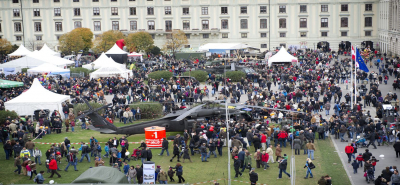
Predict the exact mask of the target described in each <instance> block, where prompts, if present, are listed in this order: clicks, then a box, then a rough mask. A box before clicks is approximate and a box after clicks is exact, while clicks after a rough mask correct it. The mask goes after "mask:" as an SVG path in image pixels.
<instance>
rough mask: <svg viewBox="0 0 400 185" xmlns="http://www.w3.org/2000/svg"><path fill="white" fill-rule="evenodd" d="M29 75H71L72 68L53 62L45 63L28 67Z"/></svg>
mask: <svg viewBox="0 0 400 185" xmlns="http://www.w3.org/2000/svg"><path fill="white" fill-rule="evenodd" d="M27 72H28V75H34V74H42V73H47V75H50V76H51V75H63V76H67V77H69V76H70V75H69V74H70V70H69V69H64V68H60V67H57V66H55V65H53V64H49V63H44V64H42V65H40V66H38V67H34V68H31V69H28V71H27Z"/></svg>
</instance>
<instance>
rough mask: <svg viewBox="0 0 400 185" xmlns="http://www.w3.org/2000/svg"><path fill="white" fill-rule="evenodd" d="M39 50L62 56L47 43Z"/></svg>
mask: <svg viewBox="0 0 400 185" xmlns="http://www.w3.org/2000/svg"><path fill="white" fill-rule="evenodd" d="M39 52H40V53H42V54H48V55H56V56H60V53H57V52H55V51H53V50H51V49H50V48H49V47H48V46H47V45H46V44H44V45H43V47H42V49H40V50H39Z"/></svg>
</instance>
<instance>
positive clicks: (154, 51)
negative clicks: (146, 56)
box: [146, 45, 161, 55]
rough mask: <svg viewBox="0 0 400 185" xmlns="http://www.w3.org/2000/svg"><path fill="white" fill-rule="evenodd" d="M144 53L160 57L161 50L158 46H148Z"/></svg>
mask: <svg viewBox="0 0 400 185" xmlns="http://www.w3.org/2000/svg"><path fill="white" fill-rule="evenodd" d="M146 53H151V54H153V55H160V54H161V49H160V48H159V47H158V46H154V45H152V46H150V47H149V48H147V50H146Z"/></svg>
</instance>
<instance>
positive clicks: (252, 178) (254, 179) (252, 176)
mask: <svg viewBox="0 0 400 185" xmlns="http://www.w3.org/2000/svg"><path fill="white" fill-rule="evenodd" d="M254 170H255V168H252V169H251V170H250V173H249V176H250V184H251V185H256V184H257V181H258V174H257V173H256V172H255V171H254Z"/></svg>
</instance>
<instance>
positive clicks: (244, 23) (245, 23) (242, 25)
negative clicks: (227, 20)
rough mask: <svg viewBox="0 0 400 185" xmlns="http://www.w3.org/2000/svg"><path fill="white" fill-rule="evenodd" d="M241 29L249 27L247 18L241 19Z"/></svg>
mask: <svg viewBox="0 0 400 185" xmlns="http://www.w3.org/2000/svg"><path fill="white" fill-rule="evenodd" d="M240 29H247V19H240Z"/></svg>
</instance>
